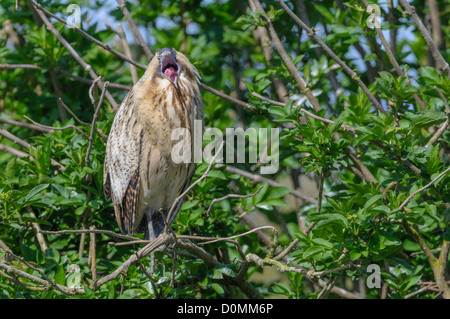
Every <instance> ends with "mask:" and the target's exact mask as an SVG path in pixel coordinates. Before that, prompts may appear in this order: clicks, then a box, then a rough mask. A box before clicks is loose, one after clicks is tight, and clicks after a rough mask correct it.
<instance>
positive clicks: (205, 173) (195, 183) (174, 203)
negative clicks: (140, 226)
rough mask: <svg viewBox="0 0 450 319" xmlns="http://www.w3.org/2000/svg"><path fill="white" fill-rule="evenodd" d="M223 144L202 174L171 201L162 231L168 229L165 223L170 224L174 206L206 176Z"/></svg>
mask: <svg viewBox="0 0 450 319" xmlns="http://www.w3.org/2000/svg"><path fill="white" fill-rule="evenodd" d="M223 144H224V142H222V143H221V144H220V146H219V148H218V150H217V152H216V154H214V156H213V158H212V159H211V161H210V163H209V165H208V168H207V169H206V171H205V172H204V173H203V175H202V176H201V177H200V178H199V179H197V180H196V181H195V182H194V183H192V184H191V185H190V186H189V187H188V188H186V190H185V191H184V192H183V193H181V195H180V196H178V197H177V198H175V201H174V202H173V204H172V206H171V207H170V210H169V212H168V213H167V218H166V221H167V224H166V225H165V226H164V232H167V230H168V227H167V225H170V224H171V222H170V221H171V220H172V219H173V218H175V217H176V216H173V217H172V214H174V210H175V207H177V206H178V203H179V202H180V200H182V199H183V198H184V197H185V196H186V194H187V193H189V191H190V190H191V189H193V188H194V187H195V185H197V184H198V183H200V182H201V181H202V180H203V179H205V178H206V176H208V173H209V171H210V170H211V167H212V166H213V164H214V162H215V160H216V158H217V156H218V155H219V154H220V152H221V150H222V148H223ZM175 213H178V212H175Z"/></svg>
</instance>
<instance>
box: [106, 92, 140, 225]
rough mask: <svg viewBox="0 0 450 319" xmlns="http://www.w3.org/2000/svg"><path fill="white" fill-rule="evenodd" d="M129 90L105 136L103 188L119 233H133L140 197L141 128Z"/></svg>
mask: <svg viewBox="0 0 450 319" xmlns="http://www.w3.org/2000/svg"><path fill="white" fill-rule="evenodd" d="M132 95H133V94H132V91H131V92H130V93H129V94H128V95H127V97H126V98H125V99H124V101H123V103H122V105H121V107H120V108H119V110H118V111H117V114H116V116H115V118H114V122H113V125H112V127H111V131H110V133H109V137H108V143H107V147H106V154H105V166H104V176H103V179H104V180H103V185H104V192H105V197H106V198H110V197H111V198H112V200H113V203H114V206H115V211H116V218H117V222H118V224H119V227H120V230H121V231H122V232H127V233H132V231H133V229H134V218H135V209H136V202H137V196H138V194H139V160H140V153H141V139H142V128H141V127H140V124H139V123H138V121H137V119H136V117H135V115H134V107H133V105H132Z"/></svg>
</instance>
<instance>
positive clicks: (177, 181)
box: [103, 48, 204, 240]
mask: <svg viewBox="0 0 450 319" xmlns="http://www.w3.org/2000/svg"><path fill="white" fill-rule="evenodd" d="M199 83H200V75H199V72H198V71H197V69H196V68H195V67H194V66H193V65H192V64H191V63H190V62H189V59H188V58H187V57H186V56H185V55H184V54H183V53H181V52H178V51H176V50H175V49H174V48H163V49H160V50H158V51H157V52H156V53H155V56H154V57H153V58H152V60H151V61H150V63H149V65H148V67H147V69H146V71H145V73H144V74H143V76H142V77H141V78H140V79H139V81H137V82H136V83H135V84H134V85H133V87H132V88H131V89H130V91H129V92H128V93H127V95H126V96H125V98H124V99H123V101H122V103H121V105H120V107H119V109H118V110H117V113H116V114H115V116H114V120H113V124H112V126H111V130H110V133H109V136H108V140H107V143H106V152H105V161H104V168H103V190H104V194H105V198H106V199H107V200H112V202H113V206H114V211H115V216H116V220H117V223H118V226H119V229H120V231H121V232H122V233H123V234H129V235H133V234H134V233H135V232H136V233H142V232H144V233H145V236H144V238H145V239H147V240H155V239H156V238H158V237H159V236H160V235H161V234H162V233H163V232H164V229H165V226H166V225H167V226H170V225H171V224H172V223H173V221H174V219H175V217H176V216H177V214H178V212H179V210H180V208H181V206H182V204H183V202H184V199H185V198H180V199H179V200H178V201H177V200H176V199H177V198H178V197H179V196H180V195H181V194H183V192H184V191H185V190H186V189H187V188H188V187H189V186H190V183H191V180H192V177H193V175H194V173H195V162H194V161H193V158H192V157H193V156H192V154H194V152H193V151H191V152H190V154H191V158H190V160H188V161H181V162H180V161H179V160H174V158H173V154H172V149H173V147H174V146H175V145H176V144H177V143H179V142H178V141H177V140H173V138H172V132H173V131H174V130H175V129H182V130H185V131H186V132H188V133H189V134H190V138H191V140H190V141H189V142H192V141H193V138H194V137H193V135H194V124H195V122H196V121H197V123H198V121H201V122H200V123H201V125H202V126H201V130H202V132H203V119H204V110H203V100H202V96H201V93H200V89H199ZM189 134H188V137H189ZM186 145H187V146H186V147H191V148H192V147H193V145H194V143H187V144H186ZM188 154H189V153H188ZM174 202H176V203H175V204H174ZM172 205H175V206H174V209H173V210H172V212H171V213H170V216H168V215H169V214H168V213H169V211H170V210H171V207H172ZM168 217H169V219H168Z"/></svg>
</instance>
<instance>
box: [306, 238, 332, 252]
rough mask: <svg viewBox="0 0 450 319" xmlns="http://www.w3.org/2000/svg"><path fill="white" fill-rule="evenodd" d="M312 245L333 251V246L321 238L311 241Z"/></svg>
mask: <svg viewBox="0 0 450 319" xmlns="http://www.w3.org/2000/svg"><path fill="white" fill-rule="evenodd" d="M311 241H312V242H313V243H315V244H317V245H321V246H324V247H326V248H329V249H333V244H332V243H330V242H329V241H328V240H326V239H323V238H314V239H312V240H311Z"/></svg>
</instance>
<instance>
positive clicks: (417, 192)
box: [398, 167, 450, 210]
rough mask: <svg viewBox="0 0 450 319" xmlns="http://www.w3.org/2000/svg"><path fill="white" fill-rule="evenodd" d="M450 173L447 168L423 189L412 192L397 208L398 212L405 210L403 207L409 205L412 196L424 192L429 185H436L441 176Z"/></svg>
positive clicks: (449, 168)
mask: <svg viewBox="0 0 450 319" xmlns="http://www.w3.org/2000/svg"><path fill="white" fill-rule="evenodd" d="M449 171H450V167H448V168H447V169H446V170H444V171H443V172H442V173H440V174H439V175H438V176H436V177H435V178H434V179H433V180H432V181H431V182H429V183H428V184H426V185H425V186H424V187H421V188H419V189H418V190H416V191H414V192H412V193H411V194H410V195H409V196H408V198H407V199H406V200H405V201H404V202H403V203H402V204H401V205H400V206H399V207H398V209H399V210H403V209H404V208H405V206H406V205H407V204H408V203H409V201H410V200H411V199H413V198H414V196H416V195H417V194H419V193H420V192H422V191H424V190H425V189H427V188H428V187H430V186H431V185H433V184H434V183H436V181H437V180H438V179H440V178H441V177H442V176H444V175H445V174H447V173H448V172H449Z"/></svg>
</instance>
